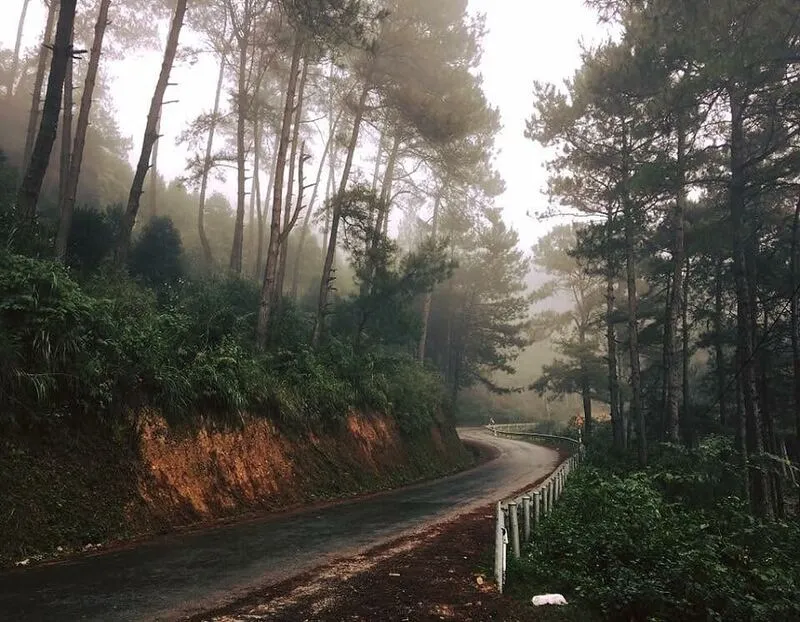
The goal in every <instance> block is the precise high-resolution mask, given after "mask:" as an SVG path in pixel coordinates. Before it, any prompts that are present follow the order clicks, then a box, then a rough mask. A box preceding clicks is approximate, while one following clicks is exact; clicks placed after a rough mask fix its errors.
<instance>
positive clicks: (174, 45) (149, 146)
mask: <svg viewBox="0 0 800 622" xmlns="http://www.w3.org/2000/svg"><path fill="white" fill-rule="evenodd" d="M186 3H187V0H178V1H177V4H176V6H175V13H174V14H173V16H172V23H171V25H170V30H169V36H168V37H167V45H166V48H165V49H164V60H163V61H162V63H161V72H160V74H159V76H158V82H157V83H156V88H155V92H154V93H153V99H152V100H151V101H150V110H149V112H148V114H147V124H146V126H145V130H144V139H143V141H142V151H141V153H140V154H139V162H138V163H137V165H136V172H135V173H134V175H133V183H132V184H131V191H130V194H129V195H128V204H127V206H126V208H125V214H124V216H123V218H122V227H121V231H120V234H119V239H118V240H117V249H116V263H117V265H118V266H123V265H125V262H126V261H127V259H128V250H129V249H130V244H131V233H132V232H133V226H134V224H135V223H136V216H137V214H138V213H139V202H140V201H141V197H142V189H143V188H144V180H145V177H146V175H147V169H148V164H149V162H150V155H151V154H152V151H153V145H154V144H155V142H156V140H157V139H158V131H157V129H156V126H157V123H158V118H159V116H161V106H162V103H163V101H164V93H165V92H166V90H167V85H168V83H169V74H170V72H171V71H172V64H173V63H174V61H175V55H176V53H177V51H178V39H179V37H180V34H181V28H182V27H183V18H184V16H185V15H186Z"/></svg>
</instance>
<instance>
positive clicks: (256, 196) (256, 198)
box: [247, 119, 264, 277]
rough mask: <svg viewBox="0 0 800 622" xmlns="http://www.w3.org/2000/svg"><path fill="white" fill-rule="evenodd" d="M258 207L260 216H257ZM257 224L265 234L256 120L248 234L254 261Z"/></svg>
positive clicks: (259, 141)
mask: <svg viewBox="0 0 800 622" xmlns="http://www.w3.org/2000/svg"><path fill="white" fill-rule="evenodd" d="M256 207H257V209H258V215H256ZM256 222H259V223H260V225H259V226H260V227H261V228H260V232H261V233H263V232H264V229H263V227H264V225H263V217H262V214H261V122H260V121H259V120H258V119H256V120H255V122H254V123H253V181H252V182H251V184H250V224H249V225H248V233H247V240H248V241H247V246H248V249H247V254H248V256H249V257H250V259H252V258H253V257H255V255H256V244H257V242H256V235H258V232H257V231H256ZM253 275H254V276H256V277H258V263H256V264H255V270H254V272H253Z"/></svg>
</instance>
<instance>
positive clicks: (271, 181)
mask: <svg viewBox="0 0 800 622" xmlns="http://www.w3.org/2000/svg"><path fill="white" fill-rule="evenodd" d="M269 153H270V155H269V157H271V156H272V155H273V154H272V150H270V151H269ZM274 185H275V164H274V163H273V165H272V166H270V168H269V177H268V178H267V191H266V192H265V193H264V197H265V199H264V203H263V204H262V206H263V207H259V210H258V249H257V251H256V265H255V268H254V270H253V274H255V275H256V277H257V278H258V279H262V278H263V277H264V273H263V270H264V242H266V241H267V240H266V239H265V233H266V227H265V221H266V218H267V211H268V208H267V202H268V201H269V200H270V197H272V189H273V186H274Z"/></svg>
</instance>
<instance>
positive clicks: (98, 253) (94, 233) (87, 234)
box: [66, 206, 122, 273]
mask: <svg viewBox="0 0 800 622" xmlns="http://www.w3.org/2000/svg"><path fill="white" fill-rule="evenodd" d="M121 220H122V206H114V207H111V208H109V209H108V210H107V211H105V212H100V211H98V210H94V209H91V208H88V207H84V208H76V209H75V212H74V213H73V215H72V226H71V228H70V232H69V241H68V243H67V257H66V262H67V265H69V266H70V267H72V268H75V269H76V270H79V271H80V272H83V273H89V272H92V271H95V270H97V269H98V268H99V267H100V264H101V263H102V262H103V260H105V259H107V258H108V257H110V255H111V252H112V250H113V247H114V240H116V237H117V233H118V231H119V224H120V222H121Z"/></svg>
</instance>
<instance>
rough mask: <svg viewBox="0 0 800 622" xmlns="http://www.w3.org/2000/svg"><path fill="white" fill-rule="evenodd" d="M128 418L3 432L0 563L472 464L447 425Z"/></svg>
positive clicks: (358, 419)
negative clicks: (304, 425) (408, 429)
mask: <svg viewBox="0 0 800 622" xmlns="http://www.w3.org/2000/svg"><path fill="white" fill-rule="evenodd" d="M137 421H138V423H137V425H136V426H126V427H124V428H119V429H116V430H112V429H110V428H103V429H100V428H98V427H97V426H96V425H94V426H85V429H84V428H75V427H68V426H65V425H63V424H56V425H53V424H51V425H45V426H39V427H37V428H36V429H35V430H29V431H26V432H24V433H23V432H20V431H17V432H14V433H11V434H9V433H5V434H4V438H3V441H2V444H0V497H1V498H2V499H3V504H2V505H3V507H2V508H0V565H10V564H14V563H16V562H19V561H21V560H31V562H32V561H36V560H38V559H43V558H50V557H58V556H64V555H69V554H71V553H74V552H76V551H79V550H85V549H86V547H87V545H88V546H90V547H91V546H93V545H96V544H98V543H103V544H104V545H108V543H110V542H114V541H119V540H125V539H130V538H134V537H137V536H142V535H149V534H153V533H159V532H165V531H171V530H174V529H176V528H180V527H185V526H188V525H196V524H204V523H209V522H212V521H215V520H219V519H224V518H229V517H236V516H239V515H243V514H247V513H252V512H264V511H272V510H277V509H282V508H287V507H291V506H293V505H297V504H301V503H307V502H309V501H314V500H322V499H330V498H336V497H345V496H349V495H353V494H359V493H364V492H371V491H377V490H381V489H386V488H390V487H395V486H399V485H402V484H405V483H410V482H413V481H418V480H422V479H426V478H430V477H435V476H438V475H443V474H446V473H450V472H454V471H456V470H459V469H461V468H464V467H465V466H467V465H469V464H471V463H472V461H473V460H474V456H473V454H472V452H470V451H468V450H467V449H465V448H464V446H463V445H462V444H461V442H460V441H459V439H458V437H457V435H456V433H455V430H454V429H453V428H452V427H450V426H448V425H446V424H438V425H434V426H432V427H431V428H430V429H429V430H426V431H423V432H420V433H417V434H416V435H413V436H408V435H404V434H402V433H401V432H400V431H399V430H398V428H397V426H396V424H395V423H394V421H393V420H392V419H391V418H389V417H386V416H382V415H361V414H351V415H350V416H348V417H347V418H346V419H344V420H342V421H341V422H340V423H339V424H337V425H335V426H334V427H330V426H329V427H328V428H327V429H325V430H322V429H308V430H303V431H298V430H283V429H280V428H278V427H277V426H276V425H275V424H274V423H272V422H269V421H267V420H264V419H245V420H244V421H243V423H242V424H241V425H240V426H238V427H236V428H220V427H218V426H212V425H211V424H208V425H203V426H201V427H199V428H197V429H193V430H176V429H172V428H170V427H169V426H167V424H166V423H165V421H164V420H163V418H161V417H160V416H159V415H158V414H157V413H154V412H148V411H145V412H143V413H141V414H140V416H139V417H138V418H137ZM59 547H60V550H59ZM29 563H30V562H29Z"/></svg>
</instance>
